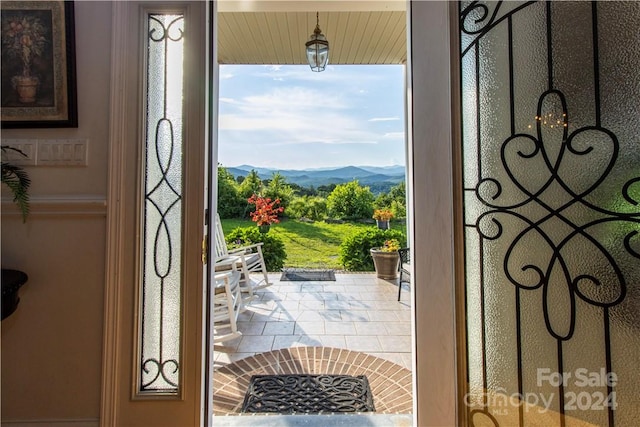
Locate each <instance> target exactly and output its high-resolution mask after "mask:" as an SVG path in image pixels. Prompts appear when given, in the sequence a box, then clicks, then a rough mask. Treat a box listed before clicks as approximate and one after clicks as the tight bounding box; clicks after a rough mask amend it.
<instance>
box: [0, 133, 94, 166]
mask: <svg viewBox="0 0 640 427" xmlns="http://www.w3.org/2000/svg"><path fill="white" fill-rule="evenodd" d="M88 144H89V141H88V140H87V139H37V140H36V139H33V140H27V139H3V140H2V145H6V146H9V147H15V148H17V149H19V150H21V151H22V152H24V153H25V154H26V155H27V156H26V157H24V156H22V155H20V153H17V152H15V151H14V150H6V153H3V159H6V160H7V161H11V162H12V163H13V164H16V165H21V166H87V164H88V156H87V154H88Z"/></svg>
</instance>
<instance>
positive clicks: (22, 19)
mask: <svg viewBox="0 0 640 427" xmlns="http://www.w3.org/2000/svg"><path fill="white" fill-rule="evenodd" d="M0 15H1V17H0V25H1V26H0V30H1V31H2V33H1V35H2V52H1V55H2V58H1V59H2V72H1V92H0V94H1V95H0V107H1V116H2V117H1V127H2V128H62V127H78V109H77V94H76V63H75V24H74V4H73V1H4V2H2V4H1V5H0Z"/></svg>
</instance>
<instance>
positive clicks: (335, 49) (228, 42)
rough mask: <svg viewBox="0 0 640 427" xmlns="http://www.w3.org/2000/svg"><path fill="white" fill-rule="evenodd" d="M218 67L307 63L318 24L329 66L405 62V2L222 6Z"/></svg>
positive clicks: (226, 1)
mask: <svg viewBox="0 0 640 427" xmlns="http://www.w3.org/2000/svg"><path fill="white" fill-rule="evenodd" d="M217 7H218V14H217V28H218V34H217V36H218V61H219V63H220V64H306V63H307V62H306V57H305V51H304V44H305V42H306V41H307V40H308V39H309V36H310V35H311V34H312V33H313V30H314V28H315V25H316V11H317V12H319V15H320V16H319V18H320V29H321V30H322V33H323V34H324V35H325V36H326V37H327V40H328V41H329V63H330V64H403V63H405V62H406V59H407V36H406V2H405V1H402V0H391V1H365V0H360V1H357V0H356V1H335V0H334V1H268V0H257V1H233V0H223V1H219V2H218V6H217Z"/></svg>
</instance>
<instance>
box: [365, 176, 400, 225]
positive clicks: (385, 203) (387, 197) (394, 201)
mask: <svg viewBox="0 0 640 427" xmlns="http://www.w3.org/2000/svg"><path fill="white" fill-rule="evenodd" d="M406 205H407V196H406V184H405V183H404V181H403V182H401V183H399V184H397V185H395V186H394V187H392V188H391V189H390V190H389V192H388V193H380V194H379V195H378V197H376V200H375V201H374V202H373V206H374V207H375V208H376V209H389V210H391V212H393V216H394V217H395V218H405V217H406V216H407V207H406Z"/></svg>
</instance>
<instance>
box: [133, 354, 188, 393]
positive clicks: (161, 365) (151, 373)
mask: <svg viewBox="0 0 640 427" xmlns="http://www.w3.org/2000/svg"><path fill="white" fill-rule="evenodd" d="M178 368H179V365H178V361H177V360H175V359H168V360H165V361H163V362H160V361H159V360H157V359H147V360H145V361H144V362H142V370H143V371H144V373H145V376H146V377H147V381H146V382H144V383H142V389H143V390H144V389H147V388H149V387H150V386H151V385H152V384H154V383H155V382H156V381H157V380H158V379H159V378H162V380H163V381H165V382H166V383H167V384H169V386H171V387H173V388H178V384H177V383H176V382H175V381H174V378H175V376H176V374H177V373H178Z"/></svg>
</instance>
